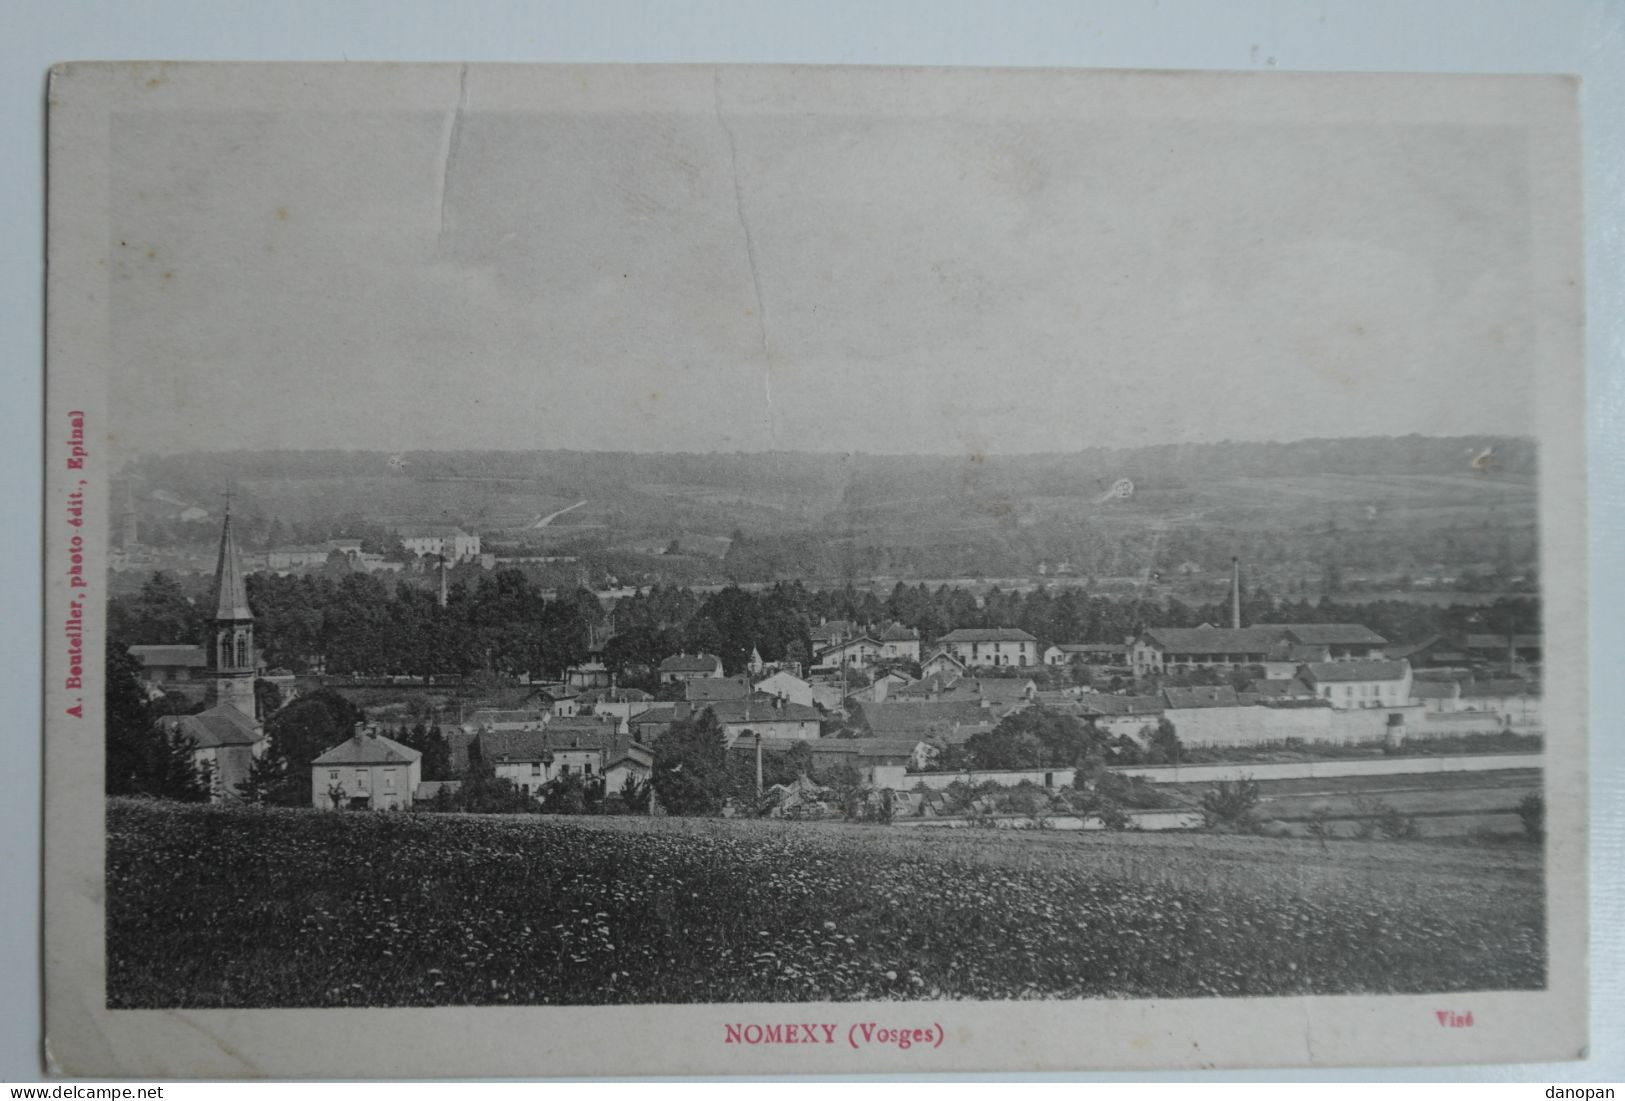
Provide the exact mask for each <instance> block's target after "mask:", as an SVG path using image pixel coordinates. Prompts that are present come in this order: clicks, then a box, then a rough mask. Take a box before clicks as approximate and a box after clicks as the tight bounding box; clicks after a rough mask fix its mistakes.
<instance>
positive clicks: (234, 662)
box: [208, 497, 259, 719]
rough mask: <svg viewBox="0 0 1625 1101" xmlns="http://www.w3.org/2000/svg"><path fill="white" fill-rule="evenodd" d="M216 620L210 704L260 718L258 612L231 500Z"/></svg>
mask: <svg viewBox="0 0 1625 1101" xmlns="http://www.w3.org/2000/svg"><path fill="white" fill-rule="evenodd" d="M214 592H215V601H214V603H215V611H214V624H213V628H212V630H211V632H210V640H209V645H208V651H209V673H210V675H211V677H212V680H211V682H210V689H209V705H210V706H211V707H216V706H219V705H220V704H230V705H231V706H232V707H235V708H236V709H237V710H238V711H241V712H242V713H243V714H244V715H247V716H248V717H249V718H251V719H258V718H259V715H258V714H257V707H256V705H255V701H254V666H255V662H256V656H255V653H254V614H253V613H252V612H250V611H249V610H248V587H247V585H246V584H245V583H244V581H243V569H242V564H241V563H240V562H239V561H238V559H237V540H236V537H235V536H234V535H233V534H232V531H231V501H230V498H229V497H228V498H227V501H226V518H225V524H224V526H223V527H222V528H221V530H220V560H219V562H218V563H217V564H216V565H215V570H214Z"/></svg>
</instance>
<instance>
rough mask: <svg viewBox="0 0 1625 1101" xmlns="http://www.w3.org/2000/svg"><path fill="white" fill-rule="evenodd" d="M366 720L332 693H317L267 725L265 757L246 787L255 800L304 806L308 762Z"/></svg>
mask: <svg viewBox="0 0 1625 1101" xmlns="http://www.w3.org/2000/svg"><path fill="white" fill-rule="evenodd" d="M365 717H366V716H365V714H364V713H363V712H362V711H361V709H360V708H358V707H356V706H355V705H354V704H353V703H351V702H350V701H349V700H347V699H345V698H344V697H343V696H341V695H339V694H338V693H337V692H335V691H333V690H332V689H331V688H320V689H317V690H316V691H315V692H312V693H311V694H310V695H308V696H303V697H301V698H300V699H297V700H295V701H294V702H292V703H291V704H289V705H288V706H287V707H284V708H283V709H282V710H280V711H278V712H277V713H276V714H274V715H272V716H271V717H270V718H269V719H267V720H266V723H265V733H266V736H267V739H268V741H269V744H268V745H267V747H266V750H265V755H264V757H262V758H261V760H260V761H257V762H255V764H254V766H253V768H251V769H250V770H249V775H248V777H247V780H246V781H245V782H248V783H250V784H251V785H252V786H251V788H250V792H251V793H252V795H253V797H254V798H255V799H256V800H257V801H260V802H267V803H274V804H277V805H279V806H308V805H309V803H310V798H311V794H310V793H311V787H310V769H311V762H312V761H314V760H315V759H316V758H317V757H320V756H321V755H322V754H323V753H326V752H327V751H328V750H329V749H332V748H333V747H334V746H336V745H338V744H339V743H341V742H343V741H345V740H346V739H347V738H349V737H350V736H351V734H352V733H354V731H355V728H356V725H357V724H358V723H360V722H362V721H363V720H364V719H365ZM241 788H242V785H239V791H241ZM244 795H245V798H247V797H248V795H249V793H244Z"/></svg>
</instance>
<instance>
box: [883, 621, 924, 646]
mask: <svg viewBox="0 0 1625 1101" xmlns="http://www.w3.org/2000/svg"><path fill="white" fill-rule="evenodd" d="M919 638H920V632H918V631H916V630H914V628H912V627H905V626H903V625H902V624H901V623H893V624H892V625H891V626H890V627H887V628H886V629H885V630H884V631H882V632H880V641H881V642H918V641H919Z"/></svg>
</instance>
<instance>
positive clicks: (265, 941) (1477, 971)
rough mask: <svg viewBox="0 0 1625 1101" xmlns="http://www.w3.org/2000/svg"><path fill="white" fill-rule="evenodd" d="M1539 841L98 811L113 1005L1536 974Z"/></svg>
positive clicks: (1126, 991) (1150, 990)
mask: <svg viewBox="0 0 1625 1101" xmlns="http://www.w3.org/2000/svg"><path fill="white" fill-rule="evenodd" d="M1541 882H1542V871H1541V861H1540V853H1539V850H1538V849H1536V848H1534V847H1532V846H1528V845H1524V844H1515V845H1505V846H1496V847H1494V848H1483V847H1471V846H1449V845H1435V844H1429V843H1422V842H1417V843H1403V844H1401V843H1378V842H1352V841H1348V842H1339V843H1336V844H1332V845H1329V846H1327V847H1325V848H1324V849H1322V848H1320V847H1319V846H1316V845H1315V844H1313V843H1310V842H1302V841H1292V840H1279V839H1264V838H1250V837H1221V836H1205V835H1204V836H1197V835H1179V836H1174V835H1149V834H1148V835H1115V836H1100V835H1084V834H1069V835H1064V836H1057V835H1053V834H1051V835H1040V834H1032V835H1025V836H1012V835H1008V834H1005V833H1003V831H1001V833H1000V835H999V836H991V835H975V836H966V835H965V834H963V833H958V832H956V834H955V835H953V836H942V835H936V836H921V835H920V834H918V833H916V832H915V831H907V833H906V834H905V833H903V831H896V830H887V829H885V828H884V827H863V826H848V825H844V824H839V823H828V824H816V823H793V824H792V823H770V822H759V821H751V822H742V821H687V820H680V819H657V820H649V819H628V818H597V819H558V818H541V817H514V818H498V817H475V816H467V817H465V816H439V815H427V814H361V813H353V814H334V813H321V812H315V811H296V810H282V811H266V810H243V809H234V810H228V809H218V808H209V807H187V806H180V805H169V804H157V803H148V802H141V801H129V800H113V801H110V803H109V806H108V863H107V888H108V891H107V897H108V905H107V921H108V933H107V964H108V978H107V998H108V1004H109V1006H111V1007H114V1008H120V1007H147V1008H160V1007H161V1008H178V1007H226V1006H238V1007H245V1006H363V1005H366V1006H412V1005H417V1006H423V1005H473V1004H503V1003H507V1004H601V1003H685V1002H737V1001H807V1000H851V999H889V998H979V999H1008V998H1036V997H1057V998H1087V997H1199V996H1220V995H1223V996H1238V995H1294V994H1344V993H1379V992H1428V991H1448V990H1465V989H1472V990H1477V989H1527V988H1538V987H1540V986H1542V985H1543V984H1544V975H1545V962H1544V960H1545V949H1544V921H1543V907H1542V890H1541Z"/></svg>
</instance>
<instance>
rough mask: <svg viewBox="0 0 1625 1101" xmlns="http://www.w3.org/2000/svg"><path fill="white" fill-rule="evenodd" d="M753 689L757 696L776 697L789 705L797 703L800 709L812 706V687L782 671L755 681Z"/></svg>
mask: <svg viewBox="0 0 1625 1101" xmlns="http://www.w3.org/2000/svg"><path fill="white" fill-rule="evenodd" d="M754 688H755V690H756V692H757V694H759V695H763V696H776V697H778V698H780V699H785V700H788V701H790V702H791V703H798V704H800V705H801V706H802V707H811V706H812V705H813V690H812V685H810V684H808V683H807V682H806V681H804V680H802V679H801V678H800V677H798V676H795V675H794V674H791V673H786V672H785V671H784V670H782V669H781V670H779V671H778V672H777V673H774V674H773V675H772V676H770V677H763V678H762V679H761V680H759V681H757V682H756V684H755V685H754Z"/></svg>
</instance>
